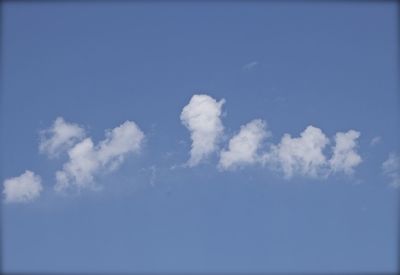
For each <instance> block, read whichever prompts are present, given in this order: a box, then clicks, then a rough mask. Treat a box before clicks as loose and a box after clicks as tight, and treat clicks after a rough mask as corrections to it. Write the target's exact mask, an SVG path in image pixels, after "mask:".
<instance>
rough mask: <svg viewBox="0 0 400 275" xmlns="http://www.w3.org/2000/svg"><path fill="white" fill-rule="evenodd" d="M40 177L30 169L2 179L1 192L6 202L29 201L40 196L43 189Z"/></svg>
mask: <svg viewBox="0 0 400 275" xmlns="http://www.w3.org/2000/svg"><path fill="white" fill-rule="evenodd" d="M41 182H42V179H41V178H40V176H38V175H35V174H34V173H33V172H32V171H29V170H27V171H25V173H23V174H22V175H20V176H18V177H15V178H9V179H6V180H5V181H4V189H3V194H4V196H5V201H6V202H10V203H11V202H15V203H18V202H23V203H24V202H30V201H33V200H35V199H37V198H38V197H39V196H40V192H41V191H42V190H43V187H42V183H41Z"/></svg>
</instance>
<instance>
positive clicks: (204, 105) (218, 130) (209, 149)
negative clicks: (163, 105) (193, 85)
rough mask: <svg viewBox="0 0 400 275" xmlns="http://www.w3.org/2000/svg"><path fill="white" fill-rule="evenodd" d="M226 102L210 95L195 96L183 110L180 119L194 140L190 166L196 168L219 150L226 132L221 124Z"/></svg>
mask: <svg viewBox="0 0 400 275" xmlns="http://www.w3.org/2000/svg"><path fill="white" fill-rule="evenodd" d="M224 102H225V100H224V99H222V100H220V101H216V100H215V99H213V98H212V97H210V96H208V95H194V96H193V97H192V98H191V99H190V102H189V104H188V105H186V106H185V107H184V108H183V110H182V113H181V117H180V118H181V121H182V123H183V125H184V126H185V127H186V128H187V129H188V130H189V131H190V136H191V139H192V148H191V150H190V159H189V161H188V163H187V164H188V166H190V167H192V166H196V165H197V164H199V163H200V162H201V161H202V160H203V159H205V158H206V157H207V156H209V155H210V154H211V153H213V152H215V151H216V150H217V149H218V141H219V139H220V137H221V135H222V134H223V131H224V127H223V125H222V122H221V113H222V111H221V109H222V105H223V104H224Z"/></svg>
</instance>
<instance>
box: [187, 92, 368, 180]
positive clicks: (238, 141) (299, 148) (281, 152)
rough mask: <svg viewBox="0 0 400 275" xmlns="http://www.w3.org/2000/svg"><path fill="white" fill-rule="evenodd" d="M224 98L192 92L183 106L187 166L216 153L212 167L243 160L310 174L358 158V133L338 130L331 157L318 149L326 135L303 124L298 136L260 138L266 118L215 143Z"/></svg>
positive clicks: (346, 166)
mask: <svg viewBox="0 0 400 275" xmlns="http://www.w3.org/2000/svg"><path fill="white" fill-rule="evenodd" d="M224 103H225V100H224V99H222V100H220V101H216V100H215V99H214V98H212V97H210V96H208V95H194V96H193V97H192V99H191V100H190V102H189V104H188V105H186V106H185V107H184V108H183V111H182V113H181V121H182V123H183V125H185V126H186V128H187V129H188V130H189V131H190V136H191V139H192V147H191V151H190V159H189V160H188V162H187V165H188V166H189V167H193V166H195V165H198V164H199V163H201V162H202V161H204V160H205V159H207V158H208V157H209V156H210V155H211V154H213V153H217V154H219V163H218V168H219V169H220V170H232V169H236V168H238V167H241V166H246V165H261V166H268V167H270V168H272V169H274V170H279V171H281V172H282V173H283V175H284V177H285V178H291V177H292V176H294V175H296V174H300V175H303V176H310V177H326V176H329V175H330V174H332V173H337V172H344V173H346V174H352V173H353V170H354V168H355V167H356V166H358V165H359V164H360V163H361V162H362V158H361V156H360V155H359V154H358V152H357V139H358V138H359V137H360V133H359V132H357V131H355V130H349V131H348V132H338V133H336V135H335V137H334V144H333V145H331V147H330V152H331V157H330V158H328V157H327V156H326V155H325V153H324V151H325V149H326V147H327V146H328V145H330V144H332V143H331V140H330V139H329V138H328V137H327V136H326V135H325V134H324V133H323V132H322V130H321V129H319V128H317V127H314V126H311V125H310V126H308V127H306V129H305V130H304V131H303V132H302V133H301V134H300V136H299V137H292V136H291V135H290V134H284V135H283V137H282V139H281V141H280V142H279V143H278V144H266V141H267V139H268V138H269V137H270V136H271V133H270V131H269V130H268V129H267V123H266V122H265V121H264V120H261V119H255V120H252V121H250V122H249V123H247V124H245V125H243V126H241V127H240V130H239V131H238V132H237V133H236V134H235V135H234V136H233V137H232V138H231V139H230V140H229V142H228V145H227V147H226V148H223V149H222V150H221V149H220V146H219V144H220V143H221V141H222V139H223V135H224V126H223V123H222V120H221V116H222V106H223V104H224Z"/></svg>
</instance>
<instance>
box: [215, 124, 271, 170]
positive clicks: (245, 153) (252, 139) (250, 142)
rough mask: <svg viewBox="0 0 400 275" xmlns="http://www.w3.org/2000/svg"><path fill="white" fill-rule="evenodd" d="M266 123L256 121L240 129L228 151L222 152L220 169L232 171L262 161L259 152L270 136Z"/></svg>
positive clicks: (231, 141) (230, 142)
mask: <svg viewBox="0 0 400 275" xmlns="http://www.w3.org/2000/svg"><path fill="white" fill-rule="evenodd" d="M265 128H266V123H265V122H264V121H262V120H261V119H255V120H253V121H251V122H249V123H247V124H246V125H243V126H242V127H241V128H240V131H239V133H238V134H236V135H235V136H234V137H232V138H231V140H230V141H229V146H228V149H227V150H223V151H222V152H221V156H220V160H219V168H220V169H232V168H235V167H237V166H240V165H245V164H254V163H258V162H261V161H262V157H261V156H260V155H259V150H260V147H261V145H262V142H263V141H264V139H265V138H267V137H268V136H269V133H268V132H267V131H266V129H265Z"/></svg>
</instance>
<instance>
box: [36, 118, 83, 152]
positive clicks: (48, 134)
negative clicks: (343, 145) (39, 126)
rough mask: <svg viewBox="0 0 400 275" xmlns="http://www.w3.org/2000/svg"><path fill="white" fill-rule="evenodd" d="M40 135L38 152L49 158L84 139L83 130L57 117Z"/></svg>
mask: <svg viewBox="0 0 400 275" xmlns="http://www.w3.org/2000/svg"><path fill="white" fill-rule="evenodd" d="M40 134H41V140H40V144H39V151H40V152H41V153H44V154H47V155H48V156H49V157H56V156H58V155H59V154H60V153H61V152H63V151H66V150H68V149H69V148H71V147H72V146H73V145H74V144H75V143H76V142H78V141H79V140H81V139H82V138H84V137H85V130H84V129H83V128H81V127H79V125H77V124H74V123H68V122H66V121H65V120H64V119H63V118H62V117H58V118H57V119H56V120H55V121H54V123H53V125H52V126H51V127H50V128H48V129H46V130H43V131H41V133H40Z"/></svg>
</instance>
